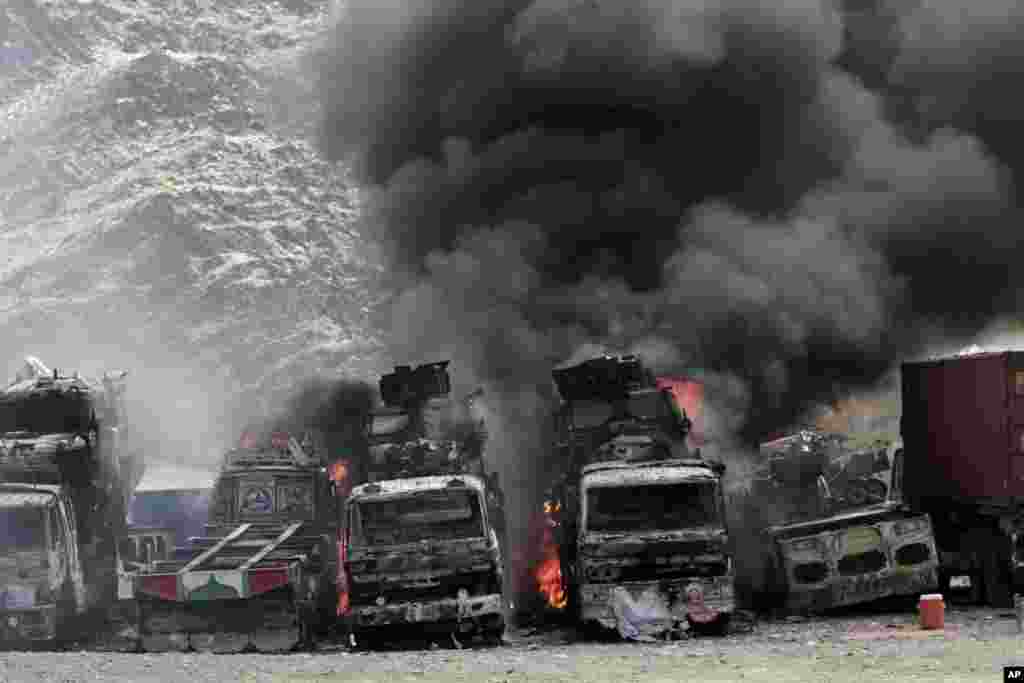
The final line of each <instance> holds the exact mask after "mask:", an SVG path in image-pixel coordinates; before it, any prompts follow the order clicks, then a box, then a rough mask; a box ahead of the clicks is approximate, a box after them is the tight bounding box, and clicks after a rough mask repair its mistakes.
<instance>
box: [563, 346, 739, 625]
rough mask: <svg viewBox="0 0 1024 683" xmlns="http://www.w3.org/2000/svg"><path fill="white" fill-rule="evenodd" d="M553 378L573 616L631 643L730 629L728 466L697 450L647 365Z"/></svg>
mask: <svg viewBox="0 0 1024 683" xmlns="http://www.w3.org/2000/svg"><path fill="white" fill-rule="evenodd" d="M553 377H554V380H555V383H556V385H557V387H558V391H559V393H560V394H561V396H562V399H563V405H562V406H561V407H560V408H559V410H558V412H557V414H556V420H555V434H556V443H555V450H556V452H557V453H558V454H559V458H560V460H561V461H562V462H563V463H564V465H565V470H564V476H563V479H562V481H561V483H560V484H558V485H557V486H556V488H555V490H554V491H552V494H551V500H550V501H549V502H548V509H549V510H550V511H551V514H552V518H553V523H554V524H555V525H556V526H555V531H556V534H555V535H556V537H557V542H558V546H559V548H560V557H559V560H560V564H561V568H562V569H564V571H563V572H562V574H563V577H564V578H563V582H564V583H565V585H566V588H567V591H566V592H567V598H568V608H569V609H570V610H571V611H572V612H573V613H574V614H575V616H576V617H577V619H578V620H579V621H580V622H581V624H582V625H583V626H584V627H599V628H600V630H605V629H616V630H618V631H619V633H620V635H622V636H623V637H626V638H644V637H653V636H655V635H672V634H678V633H679V632H681V631H683V630H687V629H689V628H691V627H695V628H697V629H705V628H709V629H724V628H725V627H726V626H727V624H728V622H729V619H730V617H731V614H732V612H733V607H734V605H733V562H732V553H731V551H730V545H729V535H728V530H727V527H726V521H725V520H726V517H725V509H724V497H723V489H722V476H723V474H724V472H725V467H724V465H723V464H721V463H717V462H712V461H709V460H706V459H704V458H703V457H701V455H700V453H699V451H691V449H690V448H689V446H688V445H687V442H686V437H687V434H688V432H689V430H690V426H691V423H690V420H689V419H688V417H687V416H686V414H685V411H683V409H682V408H681V407H680V405H679V404H678V403H677V402H676V400H675V398H674V396H673V394H672V392H671V390H670V389H668V388H664V387H660V386H658V384H657V382H656V381H655V379H654V377H653V376H652V375H651V373H650V372H649V371H648V370H647V369H646V368H645V367H644V366H643V364H642V362H641V361H640V359H639V358H637V357H635V356H623V357H608V356H606V357H601V358H595V359H591V360H589V361H586V362H584V363H581V364H579V365H575V366H572V367H568V368H564V369H557V370H555V371H554V372H553ZM595 630H596V629H595Z"/></svg>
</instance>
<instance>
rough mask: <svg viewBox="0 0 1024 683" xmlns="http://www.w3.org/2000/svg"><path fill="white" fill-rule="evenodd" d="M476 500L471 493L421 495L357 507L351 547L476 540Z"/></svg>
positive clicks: (479, 529)
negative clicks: (464, 539)
mask: <svg viewBox="0 0 1024 683" xmlns="http://www.w3.org/2000/svg"><path fill="white" fill-rule="evenodd" d="M483 535H484V526H483V515H482V512H481V508H480V497H479V496H478V495H477V494H476V492H474V491H448V490H442V491H423V492H422V493H416V494H413V495H410V496H403V497H401V498H393V499H386V500H372V501H364V502H361V503H357V504H356V506H355V508H354V511H353V518H352V539H353V543H354V544H355V545H364V546H375V545H400V544H403V543H418V542H420V541H427V540H431V541H447V540H455V539H459V538H480V537H482V536H483Z"/></svg>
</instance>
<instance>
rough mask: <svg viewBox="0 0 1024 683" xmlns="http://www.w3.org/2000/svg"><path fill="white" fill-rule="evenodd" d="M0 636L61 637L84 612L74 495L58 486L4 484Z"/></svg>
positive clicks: (19, 639) (14, 639) (11, 640)
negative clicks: (67, 626) (76, 537)
mask: <svg viewBox="0 0 1024 683" xmlns="http://www.w3.org/2000/svg"><path fill="white" fill-rule="evenodd" d="M0 524H2V525H3V527H2V530H0V639H2V641H3V643H4V644H17V643H26V642H48V641H54V640H57V639H58V637H59V636H60V635H61V634H62V633H61V632H62V629H61V627H62V626H63V625H66V624H69V623H71V622H73V621H74V618H75V617H76V616H77V615H80V614H81V613H82V611H83V608H84V605H85V601H84V596H83V593H84V589H85V585H84V583H83V575H82V565H81V559H80V558H79V556H78V548H77V545H76V541H75V513H74V507H73V505H72V503H71V499H70V498H69V497H68V495H67V493H66V492H65V491H64V490H63V488H62V487H61V486H56V485H42V484H40V485H34V486H30V485H14V484H6V485H0Z"/></svg>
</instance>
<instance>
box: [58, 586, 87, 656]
mask: <svg viewBox="0 0 1024 683" xmlns="http://www.w3.org/2000/svg"><path fill="white" fill-rule="evenodd" d="M80 623H81V620H80V618H79V615H78V604H77V601H76V600H75V589H74V586H72V585H71V581H65V582H64V584H63V585H62V586H61V589H60V595H59V596H58V597H57V627H56V634H55V635H56V637H55V641H56V643H55V644H56V646H57V647H58V648H64V647H68V646H69V645H71V644H72V643H73V642H74V640H75V639H76V638H77V637H78V636H79V635H80V633H79V631H80V629H79V625H80Z"/></svg>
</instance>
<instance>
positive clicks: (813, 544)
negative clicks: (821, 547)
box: [789, 538, 818, 553]
mask: <svg viewBox="0 0 1024 683" xmlns="http://www.w3.org/2000/svg"><path fill="white" fill-rule="evenodd" d="M789 548H790V550H792V551H793V552H798V553H799V552H805V551H808V550H817V549H818V539H816V538H803V539H800V540H798V541H793V542H792V543H790V544H789Z"/></svg>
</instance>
